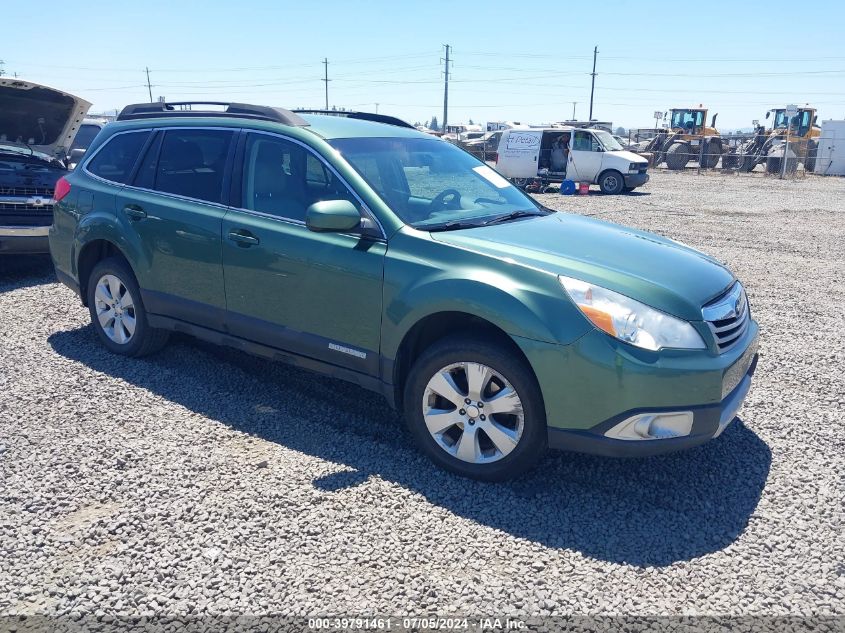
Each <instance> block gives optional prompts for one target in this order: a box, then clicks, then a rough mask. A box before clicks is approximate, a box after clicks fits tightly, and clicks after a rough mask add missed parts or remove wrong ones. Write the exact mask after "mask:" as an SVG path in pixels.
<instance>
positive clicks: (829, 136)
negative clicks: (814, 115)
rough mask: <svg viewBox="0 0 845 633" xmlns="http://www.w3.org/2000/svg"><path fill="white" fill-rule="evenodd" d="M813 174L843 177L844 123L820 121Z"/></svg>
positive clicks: (844, 169)
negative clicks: (820, 126) (820, 127)
mask: <svg viewBox="0 0 845 633" xmlns="http://www.w3.org/2000/svg"><path fill="white" fill-rule="evenodd" d="M816 140H817V141H818V143H819V146H818V150H817V153H816V167H815V170H814V172H815V173H817V174H821V175H822V176H845V121H838V120H837V121H835V120H828V121H822V132H821V136H819V137H818V139H816Z"/></svg>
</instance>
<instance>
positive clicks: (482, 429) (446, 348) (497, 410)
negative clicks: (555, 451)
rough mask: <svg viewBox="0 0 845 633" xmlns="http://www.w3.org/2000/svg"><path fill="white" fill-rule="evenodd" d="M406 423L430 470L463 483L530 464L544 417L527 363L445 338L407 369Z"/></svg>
mask: <svg viewBox="0 0 845 633" xmlns="http://www.w3.org/2000/svg"><path fill="white" fill-rule="evenodd" d="M404 411H405V419H406V421H407V423H408V426H409V428H410V430H411V433H412V434H413V435H414V438H415V439H416V441H417V444H418V445H419V446H420V448H421V449H422V450H423V452H424V453H426V454H427V455H428V456H429V457H430V458H431V459H432V460H433V461H434V462H435V463H436V464H438V465H439V466H441V467H443V468H445V469H447V470H450V471H452V472H454V473H457V474H459V475H463V476H465V477H471V478H473V479H481V480H485V481H502V480H505V479H510V478H512V477H515V476H517V475H519V474H521V473H523V472H525V471H526V470H528V469H529V468H531V467H532V466H533V465H535V464H536V463H537V461H538V460H539V459H540V457H541V456H542V455H543V453H544V451H545V449H546V442H547V438H546V433H547V430H546V416H545V411H544V407H543V399H542V396H541V394H540V389H539V387H538V386H537V381H536V379H535V378H534V375H533V373H532V372H531V370H530V369H529V368H528V367H527V365H526V363H525V362H524V361H523V360H522V359H520V358H518V357H517V356H516V355H515V354H513V353H512V352H506V351H505V350H504V349H503V348H502V347H500V346H498V345H496V344H495V343H493V342H488V341H485V340H481V339H472V338H468V337H460V336H457V337H450V338H448V339H444V340H442V341H440V342H438V343H436V344H434V345H433V346H432V347H430V348H429V349H428V350H426V351H425V352H424V353H423V354H422V356H420V358H419V359H418V360H417V362H416V363H415V364H414V366H413V368H412V369H411V372H410V375H409V376H408V380H407V382H406V385H405V392H404Z"/></svg>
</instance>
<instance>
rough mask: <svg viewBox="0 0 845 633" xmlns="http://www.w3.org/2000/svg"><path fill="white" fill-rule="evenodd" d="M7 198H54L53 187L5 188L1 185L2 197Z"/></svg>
mask: <svg viewBox="0 0 845 633" xmlns="http://www.w3.org/2000/svg"><path fill="white" fill-rule="evenodd" d="M5 196H21V197H27V198H29V197H30V196H41V197H42V198H52V197H53V187H4V186H2V185H0V197H5Z"/></svg>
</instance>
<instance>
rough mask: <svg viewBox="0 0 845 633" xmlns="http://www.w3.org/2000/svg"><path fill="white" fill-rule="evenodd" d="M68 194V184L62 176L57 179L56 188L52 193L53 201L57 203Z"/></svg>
mask: <svg viewBox="0 0 845 633" xmlns="http://www.w3.org/2000/svg"><path fill="white" fill-rule="evenodd" d="M69 193H70V183H69V182H68V181H67V180H66V179H65V177H64V176H62V177H61V178H59V180H58V182H56V188H55V190H54V191H53V201H54V202H59V200H61V199H62V198H64V197H65V196H66V195H67V194H69Z"/></svg>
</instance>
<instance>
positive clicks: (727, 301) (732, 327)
mask: <svg viewBox="0 0 845 633" xmlns="http://www.w3.org/2000/svg"><path fill="white" fill-rule="evenodd" d="M702 315H703V316H704V320H705V321H707V325H708V326H710V331H711V332H712V333H713V337H714V338H715V339H716V347H717V348H718V349H719V352H725V351H727V350H729V349H730V348H731V347H733V346H734V345H735V344H736V343H737V342H738V341H739V340H740V339H741V338H742V335H743V334H745V331H746V330H747V329H748V324H749V321H750V320H751V315H750V310H749V307H748V298H747V297H746V296H745V289H744V288H743V287H742V284H740V283H739V282H736V283H735V284H734V285H733V286H731V288H730V289H729V290H728V291H727V292H726V293H725V294H723V295H722V296H721V297H718V298H717V299H714V300H713V301H711V302H710V303H708V304H707V305H706V306H704V308H703V309H702Z"/></svg>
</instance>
